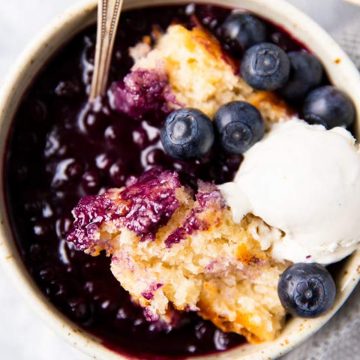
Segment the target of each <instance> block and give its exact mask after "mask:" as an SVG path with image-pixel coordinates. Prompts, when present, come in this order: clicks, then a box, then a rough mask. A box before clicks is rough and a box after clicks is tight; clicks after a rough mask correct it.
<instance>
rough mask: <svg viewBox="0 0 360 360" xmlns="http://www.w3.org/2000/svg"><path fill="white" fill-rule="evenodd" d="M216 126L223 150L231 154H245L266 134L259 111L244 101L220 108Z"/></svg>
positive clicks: (216, 115)
mask: <svg viewBox="0 0 360 360" xmlns="http://www.w3.org/2000/svg"><path fill="white" fill-rule="evenodd" d="M215 126H216V130H217V133H218V136H219V139H220V143H221V146H222V148H223V149H224V150H226V151H227V152H229V153H231V154H243V153H244V152H245V151H246V150H248V149H249V148H250V147H251V146H252V145H254V144H255V143H256V142H257V141H259V140H260V139H261V138H262V137H263V136H264V132H265V125H264V120H263V118H262V116H261V114H260V112H259V110H258V109H256V108H255V107H254V106H252V105H251V104H249V103H247V102H244V101H233V102H230V103H228V104H226V105H223V106H222V107H220V109H219V110H218V111H217V113H216V114H215Z"/></svg>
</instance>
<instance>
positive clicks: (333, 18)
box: [0, 0, 360, 360]
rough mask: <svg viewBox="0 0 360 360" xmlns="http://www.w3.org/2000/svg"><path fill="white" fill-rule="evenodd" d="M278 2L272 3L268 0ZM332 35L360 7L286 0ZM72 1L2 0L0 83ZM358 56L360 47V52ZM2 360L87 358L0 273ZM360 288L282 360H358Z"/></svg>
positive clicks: (359, 14) (327, 0)
mask: <svg viewBox="0 0 360 360" xmlns="http://www.w3.org/2000/svg"><path fill="white" fill-rule="evenodd" d="M272 1H276V0H272ZM289 2H291V3H293V4H295V5H296V6H298V7H299V8H301V9H302V10H303V11H305V12H307V13H308V14H309V15H310V16H311V17H313V18H314V19H315V20H316V21H317V22H318V23H320V24H321V25H322V26H323V27H324V28H325V29H326V30H328V31H329V32H330V33H332V34H336V33H338V32H339V31H341V28H342V27H344V26H346V24H348V23H350V22H354V21H357V19H358V20H359V22H360V7H356V6H354V5H350V4H348V3H345V2H344V1H342V0H316V1H309V0H289ZM72 4H74V0H55V1H54V0H53V1H51V0H12V1H8V0H0V5H1V11H0V49H1V56H0V85H1V81H2V79H3V78H4V76H6V74H7V72H8V69H9V67H10V66H11V64H12V63H13V62H14V61H15V59H16V58H17V57H18V56H19V54H20V53H21V51H22V50H23V49H24V47H25V46H26V45H27V44H28V43H29V41H31V40H32V39H33V38H34V37H35V36H36V35H37V34H38V33H39V31H41V29H42V28H43V27H44V26H45V25H46V24H48V23H49V21H51V20H52V19H53V18H54V17H56V16H57V15H58V14H60V13H61V12H62V11H63V10H64V9H66V8H67V7H69V6H71V5H72ZM359 53H360V49H359ZM0 294H1V295H0V349H1V352H0V359H2V360H49V359H51V360H63V359H69V360H87V359H89V357H87V356H86V355H83V354H82V353H81V352H79V351H78V350H76V349H73V348H72V347H71V346H70V345H69V344H68V343H66V342H65V341H64V340H63V339H61V338H59V337H58V336H57V335H56V334H54V333H53V332H52V330H51V329H49V328H48V327H47V325H46V324H45V323H43V322H42V321H41V320H40V319H39V318H38V317H37V316H36V314H34V313H33V312H32V311H31V309H30V307H29V306H28V305H27V304H26V303H25V301H24V300H23V299H22V298H21V296H20V294H19V293H18V292H17V290H16V289H15V288H14V286H13V284H11V283H10V281H9V280H8V279H7V277H6V275H5V274H3V272H2V270H1V269H0ZM358 314H360V288H359V287H358V288H357V289H356V290H355V293H354V294H353V296H352V297H351V299H350V300H349V301H348V302H347V304H346V305H345V306H344V307H343V308H342V309H341V311H340V312H339V313H338V314H337V315H336V316H335V318H334V319H333V320H332V321H331V322H330V323H329V324H328V325H327V326H326V327H324V328H323V329H322V330H321V331H320V332H319V333H318V334H316V335H315V336H314V337H312V338H311V339H310V340H308V342H307V343H305V344H304V345H302V346H301V347H300V348H299V349H297V350H295V352H292V353H291V354H289V355H287V356H286V357H285V358H284V359H286V360H295V359H302V360H307V359H309V360H310V359H311V360H338V359H341V360H348V359H349V360H350V359H351V360H353V359H360V344H358V341H357V338H358V337H359V335H360V316H358ZM333 349H335V350H333Z"/></svg>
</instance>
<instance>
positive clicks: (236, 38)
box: [220, 13, 266, 52]
mask: <svg viewBox="0 0 360 360" xmlns="http://www.w3.org/2000/svg"><path fill="white" fill-rule="evenodd" d="M220 33H221V37H222V38H223V39H224V41H225V42H226V43H227V44H229V46H230V48H231V49H232V50H234V51H235V52H239V51H242V50H246V49H247V48H249V47H250V46H253V45H255V44H258V43H261V42H264V41H265V40H266V26H265V24H264V23H263V22H262V21H261V20H259V19H258V18H257V17H255V16H253V15H250V14H247V13H233V14H231V15H229V16H228V17H227V18H226V19H225V21H224V23H223V24H222V26H221V28H220Z"/></svg>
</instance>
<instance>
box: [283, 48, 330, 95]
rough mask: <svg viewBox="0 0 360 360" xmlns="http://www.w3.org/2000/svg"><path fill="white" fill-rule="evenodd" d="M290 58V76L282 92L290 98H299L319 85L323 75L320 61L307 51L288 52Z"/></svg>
mask: <svg viewBox="0 0 360 360" xmlns="http://www.w3.org/2000/svg"><path fill="white" fill-rule="evenodd" d="M288 57H289V59H290V78H289V81H288V82H287V84H286V85H285V86H284V87H283V88H281V89H280V93H281V95H282V96H284V97H285V98H286V99H288V100H299V99H302V98H304V97H305V95H306V94H307V93H308V92H309V91H310V90H311V89H312V88H314V87H315V86H318V85H319V84H320V82H321V79H322V76H323V67H322V65H321V63H320V61H319V60H318V59H317V58H316V57H315V56H314V55H311V54H309V53H307V52H305V51H292V52H290V53H288Z"/></svg>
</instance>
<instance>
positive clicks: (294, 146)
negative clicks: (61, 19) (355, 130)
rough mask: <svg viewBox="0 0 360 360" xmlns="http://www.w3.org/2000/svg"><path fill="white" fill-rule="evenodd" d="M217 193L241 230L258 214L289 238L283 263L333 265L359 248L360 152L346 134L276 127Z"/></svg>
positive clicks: (275, 247)
mask: <svg viewBox="0 0 360 360" xmlns="http://www.w3.org/2000/svg"><path fill="white" fill-rule="evenodd" d="M220 189H221V191H222V193H223V195H224V197H225V199H226V201H227V203H228V205H229V206H230V207H231V210H232V214H233V217H234V220H235V221H236V222H238V221H240V220H241V219H242V217H243V216H244V215H246V214H247V213H253V214H254V215H256V216H259V217H261V218H262V219H263V220H264V221H265V222H267V223H268V224H269V225H271V226H273V227H276V228H278V229H280V230H282V231H283V232H284V237H282V239H281V240H277V241H276V242H274V243H272V244H270V246H271V245H272V254H273V256H274V258H276V259H278V260H289V261H292V262H303V261H304V262H319V263H323V264H329V263H332V262H336V261H339V260H341V259H342V258H344V257H345V256H347V255H349V254H350V253H351V252H353V251H354V250H355V249H356V248H357V246H358V244H359V242H360V152H359V150H358V147H357V146H356V145H355V139H354V138H353V136H352V135H351V134H350V133H349V132H348V131H347V130H345V129H343V128H334V129H331V130H326V129H325V128H324V127H323V126H318V125H317V126H315V125H308V124H307V123H305V122H304V121H301V120H299V119H291V120H289V121H287V122H283V123H279V124H277V125H274V126H273V128H272V130H271V131H270V132H269V133H268V134H267V135H266V136H265V137H264V139H263V140H261V141H260V142H258V143H257V144H256V145H255V146H253V147H252V148H251V149H250V150H249V151H247V152H246V153H245V158H244V161H243V163H242V165H241V167H240V169H239V171H238V173H237V175H236V177H235V180H234V181H233V182H231V183H227V184H224V185H221V186H220Z"/></svg>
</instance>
